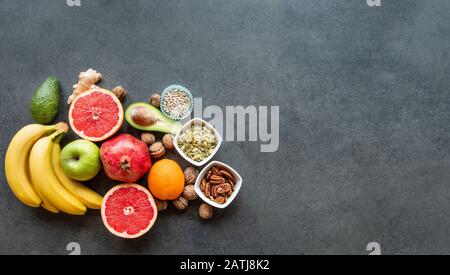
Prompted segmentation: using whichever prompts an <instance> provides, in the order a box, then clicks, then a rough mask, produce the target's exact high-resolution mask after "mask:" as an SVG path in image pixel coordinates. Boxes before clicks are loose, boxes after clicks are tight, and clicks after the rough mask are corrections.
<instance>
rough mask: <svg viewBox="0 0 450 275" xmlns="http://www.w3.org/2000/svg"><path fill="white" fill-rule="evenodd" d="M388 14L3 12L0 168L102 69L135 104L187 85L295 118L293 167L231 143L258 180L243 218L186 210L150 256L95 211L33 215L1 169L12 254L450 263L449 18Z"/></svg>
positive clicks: (14, 5)
mask: <svg viewBox="0 0 450 275" xmlns="http://www.w3.org/2000/svg"><path fill="white" fill-rule="evenodd" d="M382 4H383V6H382V7H379V8H369V7H368V6H367V5H366V1H365V0H349V1H335V0H291V1H284V0H245V1H244V0H239V1H238V0H228V1H220V0H190V1H175V0H169V1H168V0H164V1H163V0H161V1H148V0H136V1H129V0H122V1H119V0H115V1H113V0H95V1H94V0H82V7H79V8H69V7H68V6H67V5H66V1H65V0H39V1H35V0H34V1H31V0H27V1H26V0H9V1H7V0H0V41H1V42H0V83H1V85H0V87H1V96H2V97H1V99H0V104H1V110H2V118H1V121H2V127H1V128H0V129H1V130H0V131H1V141H0V149H1V162H3V160H4V154H5V152H6V149H7V146H8V144H9V141H10V139H11V137H12V136H13V134H14V133H15V132H16V131H17V130H18V129H20V128H21V127H22V126H24V125H26V124H29V123H31V122H32V121H33V120H32V118H31V116H30V112H29V109H28V105H29V102H30V99H31V96H32V94H33V92H34V90H35V88H36V87H37V86H38V85H39V84H40V83H41V82H42V81H43V80H44V79H45V78H46V77H47V76H48V75H51V74H54V75H56V76H57V77H59V78H60V80H61V87H62V93H63V98H64V99H66V98H67V96H68V95H69V94H70V92H71V86H72V85H73V84H74V83H75V82H76V80H77V76H78V73H79V72H80V71H81V70H85V69H87V68H89V67H94V68H96V69H97V70H99V71H100V72H101V73H102V74H103V75H104V78H105V80H104V81H103V83H102V85H103V86H104V87H106V88H112V87H114V86H115V85H118V84H122V85H123V86H125V87H126V88H128V90H129V93H130V94H129V97H128V98H127V100H126V101H125V103H124V104H125V105H128V104H129V103H131V102H134V101H138V100H139V101H140V100H146V99H147V98H148V97H149V95H150V92H151V91H154V90H161V89H162V88H164V87H165V86H167V85H169V84H171V83H179V84H184V85H186V86H187V87H189V88H190V89H191V90H192V92H193V93H194V94H195V96H196V97H202V98H203V104H204V105H205V106H207V105H219V106H227V105H244V106H247V105H256V106H259V105H264V106H272V105H276V106H280V148H279V150H278V151H277V152H275V153H260V151H259V143H257V142H253V143H251V142H226V143H225V144H224V145H223V147H222V148H221V150H220V152H219V154H218V155H217V156H216V159H218V160H222V161H224V162H226V163H229V164H230V165H231V166H233V167H235V168H236V169H237V170H238V171H239V172H240V173H241V175H242V176H243V178H244V186H243V188H242V190H241V193H240V194H239V196H238V198H237V199H236V201H235V202H234V203H233V204H232V205H231V206H230V207H229V208H228V209H226V210H224V211H216V213H215V214H216V215H215V217H214V219H213V220H212V221H210V222H202V221H200V220H199V219H198V217H197V206H194V207H191V208H189V209H188V210H187V211H186V212H185V213H179V212H177V211H175V210H174V209H173V208H172V209H171V210H169V211H168V212H166V213H163V214H161V216H160V217H159V219H158V221H157V224H156V226H155V227H154V228H153V229H152V231H151V232H150V233H149V234H147V235H146V236H145V237H143V238H141V239H139V240H132V241H127V240H121V239H118V238H115V237H113V236H112V235H111V234H109V233H108V232H107V231H106V230H105V228H104V227H103V225H102V222H101V219H100V217H99V214H98V213H97V212H95V211H91V212H90V213H89V214H88V215H87V216H85V217H70V216H66V215H56V216H55V215H52V214H49V213H46V212H45V211H43V210H40V209H32V208H28V207H26V206H24V205H22V204H20V203H19V202H18V201H17V200H16V199H15V198H14V196H13V195H12V193H11V192H10V190H9V188H8V186H7V184H6V180H5V177H4V170H3V169H2V170H1V180H2V183H3V184H1V185H0V192H1V193H0V194H1V200H0V208H1V214H0V253H2V254H3V253H5V254H10V253H20V254H41V253H51V254H66V253H67V252H66V251H65V247H66V244H67V243H69V242H72V241H77V242H79V243H80V244H81V249H82V253H83V254H96V253H106V254H116V253H127V254H128V253H130V254H135V253H136V254H137V253H149V254H177V253H186V254H223V253H226V254H245V253H256V254H302V253H305V254H312V253H320V254H323V253H324V254H336V253H338V254H341V253H345V254H347V253H350V254H367V252H366V245H367V243H369V242H372V241H376V242H379V243H380V244H381V248H382V253H384V254H402V253H406V254H416V253H417V254H422V253H450V169H449V168H450V138H449V133H450V119H449V118H450V93H449V90H450V68H449V52H450V16H449V14H450V1H447V0H440V1H438V0H434V1H432V0H429V1H423V0H414V1H413V0H409V1H400V0H390V1H387V0H383V1H382ZM62 106H63V107H62V108H61V110H60V113H59V117H58V120H67V109H68V108H67V106H66V105H65V104H63V103H62ZM124 125H125V126H124V129H123V130H124V131H128V130H130V131H131V129H129V126H127V125H126V123H125V124H124ZM132 132H133V133H135V134H137V133H138V132H137V131H132ZM73 138H75V137H74V136H73V135H69V136H68V138H66V139H65V142H68V141H69V140H71V139H73ZM171 157H173V158H176V156H174V155H171ZM182 165H183V166H185V165H186V164H185V163H184V162H183V163H182ZM91 184H92V186H93V188H95V189H96V190H99V191H100V192H102V193H103V194H104V193H105V192H106V191H107V190H108V189H109V188H110V187H111V186H113V183H111V182H109V181H107V180H106V178H105V177H104V176H103V175H100V176H99V177H98V178H97V179H96V180H95V181H94V182H92V183H91ZM196 205H198V203H197V204H196Z"/></svg>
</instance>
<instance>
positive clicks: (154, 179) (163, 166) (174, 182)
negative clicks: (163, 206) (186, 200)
mask: <svg viewBox="0 0 450 275" xmlns="http://www.w3.org/2000/svg"><path fill="white" fill-rule="evenodd" d="M148 188H149V189H150V192H152V194H153V196H155V197H157V198H158V199H160V200H175V199H177V198H178V197H179V196H180V195H181V193H182V192H183V189H184V174H183V170H181V167H180V166H179V165H178V163H176V162H175V161H173V160H170V159H163V160H160V161H158V162H156V163H155V164H154V165H153V166H152V169H150V173H149V174H148Z"/></svg>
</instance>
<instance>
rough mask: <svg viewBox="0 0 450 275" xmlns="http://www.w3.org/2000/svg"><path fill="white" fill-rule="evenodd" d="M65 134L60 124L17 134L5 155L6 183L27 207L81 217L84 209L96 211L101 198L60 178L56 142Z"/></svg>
mask: <svg viewBox="0 0 450 275" xmlns="http://www.w3.org/2000/svg"><path fill="white" fill-rule="evenodd" d="M67 131H68V126H67V124H66V123H63V122H60V123H57V124H55V125H50V126H46V125H40V124H31V125H27V126H25V127H23V128H22V129H21V130H19V132H17V133H16V135H15V136H14V137H13V139H12V141H11V143H10V144H9V147H8V150H7V152H6V157H5V173H6V179H7V181H8V185H9V187H10V188H11V190H12V192H13V193H14V195H15V196H16V197H17V198H18V199H19V200H20V201H21V202H22V203H24V204H26V205H28V206H31V207H40V206H42V207H43V208H44V209H46V210H48V211H50V212H52V213H58V212H60V211H62V212H65V213H68V214H72V215H83V214H85V213H86V210H87V208H91V209H100V207H101V204H102V200H103V198H102V197H101V196H100V195H99V194H97V193H95V192H94V191H93V190H91V189H89V188H88V187H86V186H85V185H83V184H82V183H79V182H76V181H74V180H72V179H70V178H68V177H67V176H66V175H65V174H64V172H63V170H62V168H61V164H60V159H59V156H60V152H61V146H60V144H59V142H60V140H61V137H62V136H63V135H64V134H65V133H66V132H67Z"/></svg>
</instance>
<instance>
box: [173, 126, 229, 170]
mask: <svg viewBox="0 0 450 275" xmlns="http://www.w3.org/2000/svg"><path fill="white" fill-rule="evenodd" d="M192 123H203V125H205V127H206V128H208V129H211V130H212V131H213V132H214V135H215V136H216V139H217V145H216V148H214V151H213V152H212V154H211V155H209V156H208V157H207V158H206V159H204V160H203V161H201V162H199V161H195V160H193V159H191V158H190V157H188V156H186V154H185V153H184V152H183V150H181V148H180V147H179V146H178V139H179V138H180V135H181V133H183V131H184V130H185V129H186V128H188V127H190V126H191V124H192ZM173 143H174V146H175V149H176V150H177V152H178V153H179V154H180V155H181V156H182V157H183V158H184V159H185V160H186V161H188V162H190V163H192V164H193V165H195V166H203V165H205V164H206V163H207V162H208V161H210V160H211V159H212V158H213V157H214V155H215V154H216V153H217V151H219V147H220V145H221V144H222V137H221V136H220V135H219V133H218V132H217V130H216V129H214V127H212V126H211V124H209V123H208V122H206V121H204V120H203V119H200V118H194V119H192V120H190V121H188V122H187V123H186V124H184V125H183V127H181V130H180V131H178V133H177V135H176V136H175V139H174V140H173Z"/></svg>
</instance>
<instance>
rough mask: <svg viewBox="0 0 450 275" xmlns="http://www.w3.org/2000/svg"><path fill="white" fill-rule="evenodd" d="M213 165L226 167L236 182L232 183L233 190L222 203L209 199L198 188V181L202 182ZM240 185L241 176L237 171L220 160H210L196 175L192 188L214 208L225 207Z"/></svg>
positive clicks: (233, 197) (237, 191) (239, 188)
mask: <svg viewBox="0 0 450 275" xmlns="http://www.w3.org/2000/svg"><path fill="white" fill-rule="evenodd" d="M213 166H219V167H223V168H225V169H227V170H228V171H230V173H232V174H233V176H234V178H235V179H236V183H235V185H234V191H233V193H231V196H230V197H229V198H228V199H227V201H226V202H225V203H224V204H218V203H216V202H214V201H212V200H210V199H209V198H207V197H206V196H205V194H203V192H202V190H201V189H200V183H201V182H202V179H203V178H204V177H205V176H206V173H207V172H208V171H209V169H210V168H211V167H213ZM241 186H242V177H241V176H240V175H239V174H238V172H236V171H235V170H234V169H233V168H231V167H230V166H228V165H226V164H225V163H222V162H220V161H211V162H210V163H209V164H208V165H206V166H205V168H203V170H202V171H201V172H200V174H199V175H198V177H197V180H196V182H195V185H194V189H195V193H197V195H198V196H199V197H200V198H201V199H202V200H203V201H204V202H206V203H207V204H209V205H211V206H213V207H216V208H226V207H227V206H228V205H230V203H231V202H232V201H233V200H234V199H235V198H236V196H237V194H238V193H239V191H240V190H241Z"/></svg>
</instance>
